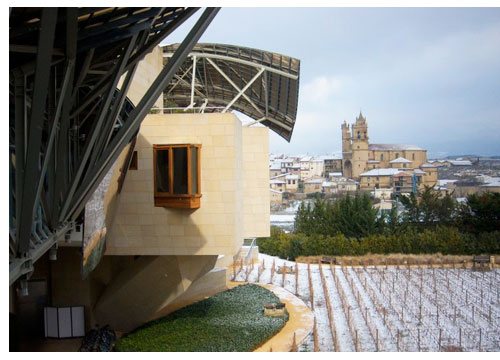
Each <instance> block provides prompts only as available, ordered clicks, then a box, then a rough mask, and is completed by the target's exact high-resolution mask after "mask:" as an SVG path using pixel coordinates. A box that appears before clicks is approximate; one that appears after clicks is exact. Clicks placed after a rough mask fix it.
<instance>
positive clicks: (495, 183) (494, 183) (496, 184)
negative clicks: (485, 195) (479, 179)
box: [481, 180, 500, 187]
mask: <svg viewBox="0 0 500 360" xmlns="http://www.w3.org/2000/svg"><path fill="white" fill-rule="evenodd" d="M481 187H500V180H496V181H492V182H489V183H487V184H484V185H481Z"/></svg>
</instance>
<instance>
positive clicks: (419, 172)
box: [413, 169, 425, 175]
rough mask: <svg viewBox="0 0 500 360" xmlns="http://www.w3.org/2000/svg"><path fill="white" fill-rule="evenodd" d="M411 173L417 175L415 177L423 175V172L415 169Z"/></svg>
mask: <svg viewBox="0 0 500 360" xmlns="http://www.w3.org/2000/svg"><path fill="white" fill-rule="evenodd" d="M413 172H414V173H415V174H417V175H424V174H425V171H422V170H420V169H415V170H413Z"/></svg>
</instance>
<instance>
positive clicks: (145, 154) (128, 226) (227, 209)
mask: <svg viewBox="0 0 500 360" xmlns="http://www.w3.org/2000/svg"><path fill="white" fill-rule="evenodd" d="M154 144H201V146H202V147H201V153H200V158H201V160H200V162H201V184H200V187H201V193H202V197H201V207H200V208H199V209H197V210H194V211H193V210H185V209H171V208H164V207H155V206H154V188H153V176H154V172H153V145H154ZM267 149H268V145H267V128H245V129H243V128H242V126H241V122H240V121H239V120H238V119H237V118H236V116H235V115H233V114H171V115H148V116H147V117H146V119H145V120H144V121H143V123H142V125H141V129H140V132H139V135H138V138H137V144H136V147H135V150H136V151H137V158H138V169H137V170H129V171H128V173H127V178H126V179H125V183H124V185H123V190H122V193H121V195H120V204H119V207H118V210H117V216H116V221H115V224H114V226H113V227H112V229H111V231H110V234H109V238H108V243H107V251H106V254H107V255H131V254H134V255H234V254H236V252H237V251H238V250H239V248H240V247H241V244H242V242H243V238H244V237H259V236H268V234H269V191H268V188H269V187H268V184H269V178H268V171H267V164H268V162H269V160H268V159H267V156H268V155H267V154H268V152H267ZM244 205H245V206H244ZM247 205H248V206H247Z"/></svg>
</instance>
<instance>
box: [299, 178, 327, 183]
mask: <svg viewBox="0 0 500 360" xmlns="http://www.w3.org/2000/svg"><path fill="white" fill-rule="evenodd" d="M323 181H324V180H323V179H311V180H307V181H304V184H321V183H322V182H323Z"/></svg>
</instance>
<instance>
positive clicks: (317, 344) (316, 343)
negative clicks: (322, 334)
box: [313, 318, 319, 352]
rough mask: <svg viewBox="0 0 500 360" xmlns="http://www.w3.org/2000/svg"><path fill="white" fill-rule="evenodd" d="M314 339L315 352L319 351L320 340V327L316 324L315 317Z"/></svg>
mask: <svg viewBox="0 0 500 360" xmlns="http://www.w3.org/2000/svg"><path fill="white" fill-rule="evenodd" d="M313 341H314V352H318V351H319V341H318V328H317V326H316V318H315V319H314V329H313Z"/></svg>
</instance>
